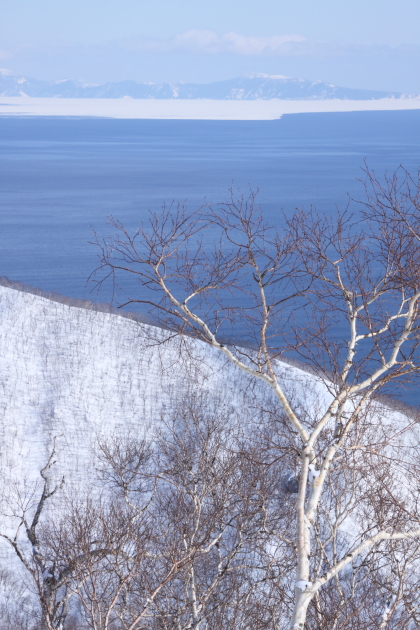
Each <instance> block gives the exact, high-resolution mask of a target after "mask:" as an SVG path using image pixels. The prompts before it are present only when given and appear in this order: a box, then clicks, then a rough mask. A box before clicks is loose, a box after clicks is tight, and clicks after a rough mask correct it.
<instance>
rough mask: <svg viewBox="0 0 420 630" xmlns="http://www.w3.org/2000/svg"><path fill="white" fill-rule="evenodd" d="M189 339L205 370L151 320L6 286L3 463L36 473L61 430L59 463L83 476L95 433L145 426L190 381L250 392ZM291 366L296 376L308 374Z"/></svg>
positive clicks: (0, 334) (74, 478)
mask: <svg viewBox="0 0 420 630" xmlns="http://www.w3.org/2000/svg"><path fill="white" fill-rule="evenodd" d="M160 334H162V335H164V333H163V331H162V332H161V333H160ZM192 348H193V351H194V355H195V356H197V357H198V358H199V359H200V371H199V372H197V370H196V369H194V368H193V366H192V365H191V364H190V365H189V366H188V369H186V366H185V364H184V363H183V360H182V357H180V356H179V347H178V343H177V342H176V341H173V342H170V343H166V344H165V345H163V346H161V347H156V346H155V347H149V345H148V343H147V340H146V335H145V328H144V325H139V324H138V323H136V322H133V321H130V320H129V319H125V318H123V317H121V316H119V315H114V314H108V313H103V312H96V311H93V310H86V309H84V308H76V307H71V306H67V305H65V304H60V303H57V302H54V301H51V300H48V299H46V298H44V297H39V296H37V295H32V294H30V293H25V292H21V291H18V290H14V289H11V288H7V287H3V286H0V383H1V390H0V414H1V425H0V431H1V443H2V449H1V456H0V457H1V466H2V469H3V471H4V470H5V469H7V470H9V469H10V467H12V468H13V470H14V473H13V474H14V475H15V474H16V473H17V471H18V470H19V471H20V473H19V474H20V475H27V476H29V477H30V478H32V479H33V478H36V477H37V476H38V471H39V469H40V466H41V464H43V463H44V462H45V460H46V456H47V452H48V448H50V445H51V442H52V438H53V436H62V437H61V438H60V439H59V441H58V468H59V469H60V470H61V471H62V472H65V474H66V477H67V479H68V483H70V484H72V483H79V482H80V481H81V480H83V479H84V478H85V474H86V471H87V469H89V465H90V463H91V455H90V453H91V450H92V446H93V444H94V442H95V441H96V438H97V437H98V436H103V435H109V434H120V435H121V434H127V433H134V434H138V433H139V431H141V429H142V427H144V426H145V424H149V423H153V422H154V421H157V420H158V419H159V417H160V414H161V413H162V411H163V410H164V409H165V408H167V407H168V405H171V404H174V403H175V401H176V400H177V399H178V398H179V396H181V395H183V393H185V391H186V388H188V387H190V386H191V385H189V383H191V382H196V383H198V386H199V388H200V389H201V390H205V391H208V392H210V393H212V392H213V393H214V395H217V397H218V398H220V399H221V400H223V401H225V402H228V403H229V404H235V403H236V402H241V403H243V399H244V397H246V396H250V395H251V394H250V393H249V391H248V394H247V393H246V392H247V383H248V381H247V377H246V376H244V375H242V373H240V372H238V371H237V370H236V368H234V367H232V366H231V365H225V364H224V362H223V359H221V357H220V356H219V355H218V354H216V353H214V352H213V351H212V350H211V349H209V348H208V347H207V346H204V345H203V344H199V343H198V342H197V343H195V342H194V343H192ZM285 367H287V372H288V375H289V378H290V377H292V379H293V382H295V380H296V379H297V380H299V377H298V374H300V379H305V380H307V379H308V378H309V377H308V376H307V375H305V374H304V373H303V372H302V373H300V372H299V370H297V369H296V368H292V367H289V366H285ZM228 374H229V378H228ZM264 390H265V388H264ZM235 391H237V396H238V398H237V400H236V401H235V396H234V392H235ZM267 395H270V390H268V391H267ZM241 406H242V404H241Z"/></svg>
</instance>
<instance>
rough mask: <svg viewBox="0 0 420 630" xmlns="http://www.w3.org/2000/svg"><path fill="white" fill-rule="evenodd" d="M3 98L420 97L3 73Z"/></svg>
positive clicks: (315, 87) (258, 78) (276, 85)
mask: <svg viewBox="0 0 420 630" xmlns="http://www.w3.org/2000/svg"><path fill="white" fill-rule="evenodd" d="M0 96H35V97H41V98H51V97H53V98H143V99H149V98H159V99H204V98H206V99H218V100H268V99H273V98H277V99H286V100H327V99H342V100H375V99H381V98H396V99H401V98H402V99H405V98H419V99H420V95H418V94H402V93H400V92H379V91H377V90H358V89H352V88H343V87H338V86H335V85H330V84H329V83H325V82H324V81H308V80H306V79H292V78H289V77H283V76H270V75H263V74H257V75H249V76H243V77H238V78H236V79H231V80H228V81H216V82H214V83H204V84H199V83H139V82H137V81H118V82H110V83H103V84H100V85H93V84H88V83H83V82H82V81H78V80H75V79H63V80H61V81H38V80H36V79H30V78H26V77H24V76H22V75H19V74H16V73H14V72H11V71H10V70H0Z"/></svg>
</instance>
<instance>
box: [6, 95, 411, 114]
mask: <svg viewBox="0 0 420 630" xmlns="http://www.w3.org/2000/svg"><path fill="white" fill-rule="evenodd" d="M413 109H420V99H392V98H385V99H377V100H370V101H352V100H339V99H331V100H317V101H315V100H314V101H292V100H290V101H289V100H279V99H270V100H254V101H251V100H249V101H245V100H244V101H236V100H235V101H234V100H232V101H229V100H213V99H189V100H182V99H132V98H120V99H88V98H31V97H23V96H21V97H12V96H9V97H6V96H4V97H0V116H13V117H15V116H64V117H67V116H75V117H96V118H120V119H149V120H153V119H154V120H156V119H157V120H159V119H160V120H171V119H172V120H278V119H279V118H281V117H282V116H283V115H284V114H306V113H317V112H319V113H327V112H358V111H359V112H360V111H398V110H400V111H401V110H413Z"/></svg>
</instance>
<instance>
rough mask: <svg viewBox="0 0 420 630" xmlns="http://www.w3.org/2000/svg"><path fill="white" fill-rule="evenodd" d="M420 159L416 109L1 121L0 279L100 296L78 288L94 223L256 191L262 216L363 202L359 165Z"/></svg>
mask: <svg viewBox="0 0 420 630" xmlns="http://www.w3.org/2000/svg"><path fill="white" fill-rule="evenodd" d="M365 160H366V162H367V164H368V165H369V167H370V168H372V169H374V170H375V171H376V173H377V174H378V175H382V174H383V173H384V172H386V171H387V172H388V173H391V172H393V171H394V170H395V169H396V168H397V167H398V166H399V165H400V164H403V165H404V166H405V167H406V168H408V169H409V170H411V171H415V170H417V168H418V167H419V165H420V111H399V112H398V111H395V112H355V113H330V114H295V115H285V116H283V117H282V118H281V119H280V120H276V121H252V122H251V121H249V122H242V121H241V122H239V121H185V120H162V121H157V120H115V119H101V118H97V119H95V118H80V119H75V118H42V117H41V118H38V117H36V118H35V117H34V118H30V117H28V118H24V117H20V118H13V117H1V118H0V276H8V277H9V278H11V279H13V280H18V281H21V282H24V283H27V284H30V285H33V286H38V287H40V288H42V289H44V290H47V291H57V292H60V293H62V294H65V295H69V296H72V297H80V298H87V297H89V298H93V299H100V300H102V301H106V300H108V299H109V297H110V293H107V292H106V291H105V292H104V293H102V295H101V296H100V297H99V298H97V296H95V294H93V295H92V294H91V293H90V290H91V288H92V287H91V286H89V285H88V286H86V280H87V278H88V276H89V274H90V273H91V272H92V270H93V269H94V268H95V266H96V251H95V249H94V248H93V247H92V245H89V240H92V227H91V226H94V227H95V229H96V230H97V231H98V233H99V234H103V235H106V234H108V233H109V231H110V229H109V228H107V226H106V217H107V215H110V214H112V215H114V216H115V217H116V218H118V219H121V220H122V221H123V223H125V224H126V225H127V226H128V227H131V228H135V227H136V226H137V225H139V224H140V223H141V221H142V220H144V219H145V218H146V216H147V211H148V209H152V210H157V209H159V208H160V207H161V205H162V203H163V202H166V203H171V202H172V201H175V202H178V201H186V203H187V205H188V206H189V207H191V208H193V207H196V206H197V205H200V204H201V203H202V201H203V199H206V200H207V201H211V202H219V201H223V200H225V199H226V198H227V197H228V190H229V188H230V187H231V186H232V185H233V186H234V187H235V188H240V189H241V190H242V191H245V192H246V191H247V190H248V188H249V186H251V187H252V188H253V189H254V190H255V189H256V188H259V190H260V192H259V200H260V202H261V204H262V205H263V208H264V211H265V213H266V216H267V218H268V219H269V221H271V222H273V223H274V224H278V223H279V222H280V221H282V216H283V215H282V211H285V212H286V213H292V212H293V210H294V209H295V208H301V207H304V208H309V207H310V206H311V205H313V206H316V208H317V209H318V210H319V211H321V212H328V213H334V212H335V211H336V208H337V207H339V208H341V209H344V208H345V207H346V205H347V202H348V196H349V195H350V196H351V197H354V198H363V186H362V184H361V182H360V181H358V179H359V178H361V177H363V173H362V171H361V167H362V166H363V163H364V161H365Z"/></svg>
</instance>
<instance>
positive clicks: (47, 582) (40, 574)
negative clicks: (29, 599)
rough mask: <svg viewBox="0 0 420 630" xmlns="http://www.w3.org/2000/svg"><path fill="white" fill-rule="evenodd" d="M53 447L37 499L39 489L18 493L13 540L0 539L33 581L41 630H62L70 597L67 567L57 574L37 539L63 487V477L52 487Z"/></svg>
mask: <svg viewBox="0 0 420 630" xmlns="http://www.w3.org/2000/svg"><path fill="white" fill-rule="evenodd" d="M55 443H56V438H54V444H53V448H52V450H51V454H50V456H49V458H48V461H47V463H46V465H45V466H44V468H43V469H42V470H41V472H40V475H41V478H42V489H41V494H40V496H37V490H38V488H35V489H34V490H33V491H32V492H29V493H23V494H21V493H20V492H18V491H17V492H16V496H15V497H14V498H15V505H14V506H13V508H12V510H13V511H12V513H11V514H8V516H11V517H12V518H13V520H15V521H16V520H17V523H18V524H17V528H16V531H15V534H14V536H13V537H12V536H9V535H7V534H6V533H4V532H0V536H1V537H2V538H4V539H5V540H6V541H7V542H8V543H9V545H10V546H11V547H12V549H13V551H14V553H15V554H16V557H17V558H18V559H19V561H20V562H21V563H22V565H23V566H24V567H25V569H26V570H27V572H28V573H29V575H30V576H31V578H32V585H33V586H34V587H35V589H36V593H37V596H38V601H39V604H40V608H41V618H40V623H41V627H43V628H46V630H63V628H64V623H65V620H66V617H67V614H68V611H69V600H70V597H71V593H70V592H69V591H68V588H67V577H68V574H69V572H70V567H69V565H67V566H66V567H65V568H61V569H58V570H57V567H56V566H55V564H54V563H50V562H49V561H48V558H46V557H45V556H44V554H43V553H42V551H41V548H40V540H39V535H38V531H39V525H40V519H41V517H42V516H43V512H44V511H45V508H46V506H47V503H48V502H49V501H50V500H51V499H52V497H53V496H54V495H55V494H56V492H57V491H58V490H60V489H61V488H62V487H63V485H64V477H63V478H62V480H61V482H59V483H58V484H54V483H53V482H52V479H51V468H52V466H53V465H54V464H55V460H54V457H55ZM22 531H23V532H24V534H25V539H24V540H23V541H22V540H21V536H20V535H21V532H22ZM28 549H29V553H28Z"/></svg>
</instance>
